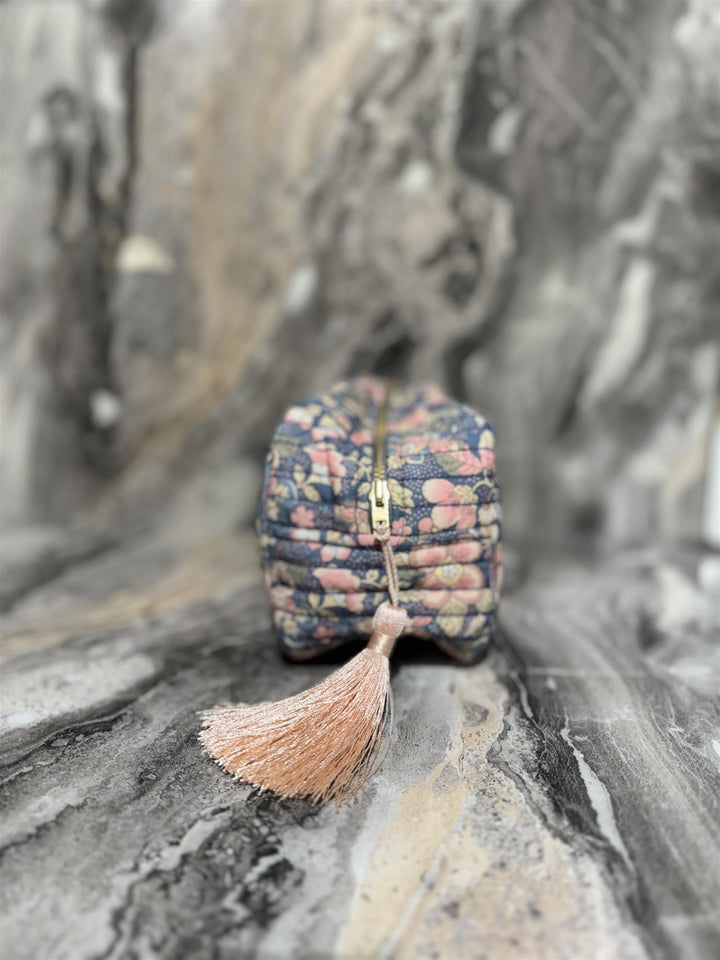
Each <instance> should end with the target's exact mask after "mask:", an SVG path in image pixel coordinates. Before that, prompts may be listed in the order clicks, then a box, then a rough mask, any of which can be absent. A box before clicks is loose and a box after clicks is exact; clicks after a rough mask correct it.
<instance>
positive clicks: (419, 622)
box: [412, 617, 433, 630]
mask: <svg viewBox="0 0 720 960" xmlns="http://www.w3.org/2000/svg"><path fill="white" fill-rule="evenodd" d="M432 622H433V618H432V617H413V618H412V628H413V630H422V628H423V627H429V626H430V624H431V623H432Z"/></svg>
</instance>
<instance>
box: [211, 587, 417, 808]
mask: <svg viewBox="0 0 720 960" xmlns="http://www.w3.org/2000/svg"><path fill="white" fill-rule="evenodd" d="M406 619H407V616H406V613H405V611H404V610H403V609H402V608H399V607H394V606H392V605H391V604H389V603H383V604H381V605H380V607H378V610H377V612H376V614H375V620H374V622H373V635H372V638H371V639H370V642H369V644H368V646H367V648H366V649H365V650H362V651H361V652H360V653H359V654H357V656H355V657H353V659H352V660H350V661H349V662H348V663H346V664H345V666H343V667H341V668H340V669H339V670H336V671H335V672H334V673H332V674H330V676H329V677H327V678H326V679H325V680H323V681H322V682H321V683H318V684H316V686H314V687H311V688H310V689H309V690H306V691H304V692H303V693H299V694H297V695H296V696H293V697H288V698H287V699H286V700H280V701H279V702H277V703H258V704H237V705H235V706H228V707H216V708H215V709H213V710H209V711H207V712H206V713H204V714H202V719H203V727H204V728H203V730H202V732H201V734H200V740H201V742H202V744H203V746H204V747H205V750H206V751H207V753H208V754H210V756H211V757H212V758H213V759H214V760H215V761H216V762H217V763H218V764H219V765H220V766H221V767H222V768H223V769H224V770H227V771H228V773H231V774H233V775H234V776H235V777H237V778H238V779H239V780H242V781H244V782H245V783H249V784H252V785H254V786H256V787H259V788H260V790H271V791H272V792H273V793H275V794H277V795H278V796H280V797H307V798H309V799H310V800H312V801H314V802H315V803H327V802H328V801H330V800H334V801H335V802H336V804H338V805H339V804H341V803H344V802H346V801H349V800H352V799H353V798H354V797H355V795H356V794H357V792H358V790H359V789H360V787H362V785H363V784H364V783H365V781H366V780H367V779H368V777H369V776H370V775H371V773H372V772H373V769H374V766H375V761H376V759H377V755H378V751H379V749H380V743H381V740H382V733H383V727H384V724H385V719H386V715H387V703H388V691H389V687H390V667H389V663H388V657H389V655H390V653H391V651H392V647H393V646H394V643H395V640H396V639H397V637H398V636H399V635H400V633H401V632H402V630H403V627H404V626H405V622H406Z"/></svg>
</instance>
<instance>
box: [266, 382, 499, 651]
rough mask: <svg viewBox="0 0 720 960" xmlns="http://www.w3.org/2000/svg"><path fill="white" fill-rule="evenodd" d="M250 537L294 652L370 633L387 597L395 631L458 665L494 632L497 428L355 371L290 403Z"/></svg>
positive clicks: (438, 399)
mask: <svg viewBox="0 0 720 960" xmlns="http://www.w3.org/2000/svg"><path fill="white" fill-rule="evenodd" d="M258 531H259V535H260V544H261V551H262V558H263V564H264V567H265V577H266V582H267V587H268V591H269V594H270V599H271V603H272V609H273V619H274V623H275V627H276V629H277V632H278V636H279V640H280V644H281V647H282V649H283V651H284V652H285V653H286V654H287V655H288V656H289V657H291V658H292V659H296V660H301V659H307V658H310V657H313V656H315V655H317V654H319V653H321V652H322V651H324V650H327V649H328V648H330V647H334V646H338V645H339V644H342V643H345V642H348V641H351V640H355V639H358V638H366V637H368V636H370V634H371V632H372V624H373V615H374V613H375V611H376V609H377V608H378V606H379V605H380V603H381V602H382V601H384V600H386V599H387V598H388V594H390V596H391V599H392V602H393V603H397V604H399V605H401V606H402V607H403V608H404V609H405V611H406V612H407V617H408V619H407V624H406V626H405V630H404V632H405V633H406V634H410V635H412V636H414V637H418V638H422V639H426V640H431V641H433V642H434V643H436V644H437V645H438V646H439V647H441V648H442V649H443V650H444V651H446V652H447V653H449V654H451V655H452V656H453V657H455V658H457V659H458V660H460V661H462V662H463V663H470V662H473V661H475V660H476V659H477V658H478V656H479V655H480V654H481V653H482V651H483V650H484V649H485V647H486V646H487V644H488V643H489V642H490V640H491V638H492V634H493V628H494V620H495V612H496V609H497V605H498V594H499V590H500V585H501V572H502V565H501V546H500V502H499V491H498V485H497V481H496V478H495V435H494V431H493V428H492V427H491V425H490V424H489V423H488V422H487V421H486V420H485V419H484V418H483V417H481V416H480V415H479V414H477V413H475V412H474V411H473V410H471V409H469V408H468V407H466V406H463V405H462V404H459V403H456V402H455V401H453V400H451V399H450V398H448V397H447V396H446V395H445V394H444V393H442V391H440V390H439V389H438V388H437V387H434V386H423V387H417V386H415V387H398V386H395V387H391V386H390V385H388V384H387V383H385V382H383V381H381V380H378V379H375V378H372V377H358V378H355V379H352V380H348V381H345V382H343V383H340V384H338V385H337V386H335V387H334V388H333V389H332V390H330V392H329V393H327V394H325V395H323V396H318V397H315V398H313V399H312V400H310V401H308V402H307V403H304V404H301V405H299V406H296V407H292V408H291V409H290V410H289V411H288V412H287V414H286V415H285V417H284V419H283V421H282V422H281V423H280V425H279V426H278V428H277V431H276V433H275V436H274V438H273V442H272V445H271V448H270V451H269V454H268V458H267V464H266V472H265V482H264V487H263V496H262V508H261V515H260V518H259V521H258Z"/></svg>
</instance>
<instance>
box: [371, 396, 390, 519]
mask: <svg viewBox="0 0 720 960" xmlns="http://www.w3.org/2000/svg"><path fill="white" fill-rule="evenodd" d="M391 393H392V383H391V382H388V384H387V386H386V387H385V396H384V397H383V400H382V403H381V404H380V407H379V409H378V414H377V420H376V421H375V437H374V448H375V449H374V455H373V482H372V487H371V488H370V522H371V524H372V529H373V533H376V532H377V530H378V527H380V526H381V525H383V524H384V525H385V527H386V528H387V529H388V530H389V529H390V488H389V487H388V483H387V478H386V464H385V457H386V447H387V417H388V409H389V407H390V394H391Z"/></svg>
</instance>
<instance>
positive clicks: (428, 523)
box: [418, 517, 433, 533]
mask: <svg viewBox="0 0 720 960" xmlns="http://www.w3.org/2000/svg"><path fill="white" fill-rule="evenodd" d="M418 530H419V531H420V533H432V532H433V522H432V518H431V517H421V519H420V522H419V523H418Z"/></svg>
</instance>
